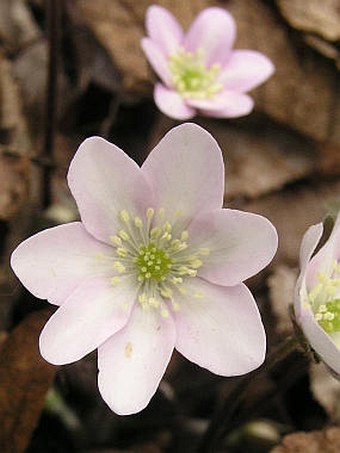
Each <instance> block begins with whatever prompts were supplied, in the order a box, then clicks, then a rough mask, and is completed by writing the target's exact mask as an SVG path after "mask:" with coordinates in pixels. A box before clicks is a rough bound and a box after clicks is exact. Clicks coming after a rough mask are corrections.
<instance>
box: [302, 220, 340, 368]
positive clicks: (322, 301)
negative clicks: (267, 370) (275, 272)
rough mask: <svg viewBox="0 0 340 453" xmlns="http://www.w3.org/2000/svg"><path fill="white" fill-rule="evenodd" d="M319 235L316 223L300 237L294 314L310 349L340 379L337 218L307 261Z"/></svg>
mask: <svg viewBox="0 0 340 453" xmlns="http://www.w3.org/2000/svg"><path fill="white" fill-rule="evenodd" d="M322 232H323V226H322V223H319V224H317V225H313V226H311V227H310V228H309V229H308V230H307V232H306V234H305V235H304V238H303V241H302V245H301V250H300V266H301V272H300V276H299V278H298V281H297V285H296V289H295V299H294V311H295V317H296V321H297V323H298V324H299V325H300V327H301V329H302V331H303V333H304V335H305V336H306V338H307V340H308V341H309V343H310V344H311V346H312V348H313V349H314V350H315V352H316V353H317V354H318V355H319V356H320V358H321V359H322V360H323V361H324V362H325V363H326V365H328V367H329V368H330V369H331V370H333V372H334V373H335V374H337V375H339V376H340V263H339V261H340V215H338V218H337V220H336V223H335V225H334V228H333V230H332V233H331V235H330V237H329V239H328V240H327V242H326V243H325V244H324V246H323V247H322V248H321V249H320V250H319V251H318V252H317V253H316V254H315V255H314V256H313V258H311V257H312V255H313V253H314V252H315V249H316V247H317V245H318V243H319V241H320V238H321V236H322Z"/></svg>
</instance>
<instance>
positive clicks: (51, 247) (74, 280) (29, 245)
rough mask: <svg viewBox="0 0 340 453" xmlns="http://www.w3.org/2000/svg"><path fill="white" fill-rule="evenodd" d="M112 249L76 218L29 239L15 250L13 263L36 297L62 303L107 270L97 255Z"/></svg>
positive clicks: (16, 271) (19, 276)
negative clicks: (83, 283) (85, 283)
mask: <svg viewBox="0 0 340 453" xmlns="http://www.w3.org/2000/svg"><path fill="white" fill-rule="evenodd" d="M111 252H112V248H111V247H109V246H107V245H105V244H103V243H101V242H99V241H97V240H96V239H94V238H93V237H92V236H91V235H90V234H88V233H87V231H86V230H85V228H84V227H83V225H82V224H81V223H80V222H73V223H69V224H67V225H59V226H56V227H54V228H49V229H47V230H44V231H41V232H40V233H38V234H35V235H34V236H32V237H30V238H28V239H26V240H25V241H24V242H22V243H21V244H20V245H19V246H18V247H17V248H16V249H15V250H14V252H13V253H12V257H11V266H12V269H13V270H14V272H15V274H16V275H17V277H18V278H19V279H20V280H21V282H22V283H23V285H24V286H25V287H26V288H27V289H28V290H29V291H30V292H31V293H32V294H33V295H34V296H35V297H39V298H40V299H48V301H49V302H50V303H52V304H56V305H60V304H62V303H63V302H64V301H65V299H66V298H67V297H68V296H69V295H70V294H71V292H72V291H73V290H74V289H75V288H76V287H77V286H78V285H79V284H80V283H82V282H83V281H84V280H86V279H88V278H89V277H94V276H96V275H107V274H108V269H107V267H103V266H100V263H99V262H98V259H97V256H98V254H106V255H107V254H110V253H111Z"/></svg>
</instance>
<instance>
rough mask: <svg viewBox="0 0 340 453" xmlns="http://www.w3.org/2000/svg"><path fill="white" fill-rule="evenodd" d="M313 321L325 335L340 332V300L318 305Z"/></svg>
mask: <svg viewBox="0 0 340 453" xmlns="http://www.w3.org/2000/svg"><path fill="white" fill-rule="evenodd" d="M315 319H316V320H317V321H318V323H319V325H320V326H321V327H322V328H323V329H324V330H325V331H326V332H327V333H333V332H340V299H335V300H331V301H329V302H327V303H326V304H323V305H320V306H319V308H318V311H317V312H316V313H315Z"/></svg>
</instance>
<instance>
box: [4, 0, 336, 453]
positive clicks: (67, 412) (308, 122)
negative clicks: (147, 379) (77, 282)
mask: <svg viewBox="0 0 340 453" xmlns="http://www.w3.org/2000/svg"><path fill="white" fill-rule="evenodd" d="M152 3H153V2H150V1H147V0H138V1H133V0H96V1H93V0H59V1H58V0H46V1H43V0H1V2H0V252H1V257H0V259H1V265H0V451H1V452H3V453H7V452H12V453H17V452H24V451H27V452H30V453H33V452H39V453H40V452H41V453H42V452H44V453H46V452H48V453H49V452H52V453H53V452H56V453H57V452H89V453H109V452H112V453H113V452H123V451H124V452H130V453H131V452H141V453H159V452H180V453H181V452H189V453H190V452H193V451H199V452H204V451H212V452H231V453H234V452H241V453H242V452H245V453H248V452H249V453H252V452H258V453H261V452H270V451H272V453H290V452H307V453H308V452H338V451H340V430H339V429H338V428H337V427H336V425H337V424H338V423H339V421H340V385H339V384H338V382H337V381H336V380H335V379H333V378H332V377H331V376H330V375H329V374H327V372H325V370H324V369H323V368H322V365H320V366H316V365H313V364H311V362H310V361H308V360H307V359H306V358H305V356H304V355H303V354H302V352H301V351H300V350H294V351H293V352H292V351H290V353H289V354H288V353H287V354H286V355H285V359H284V360H283V361H282V362H280V363H273V362H270V357H271V354H272V353H273V351H274V352H275V350H277V348H280V347H282V344H284V342H285V341H286V339H287V338H288V337H289V336H290V335H292V332H293V328H292V323H291V320H290V316H289V310H288V306H289V304H290V303H291V302H292V293H293V288H294V285H295V281H296V276H297V274H298V253H299V247H300V242H301V239H302V236H303V233H304V232H305V231H306V229H307V228H308V227H309V226H310V225H311V224H313V223H317V222H319V221H321V220H322V219H323V218H324V216H325V214H326V213H327V212H329V211H336V210H337V209H338V206H339V201H340V178H339V176H340V128H339V127H338V124H339V119H340V97H339V80H340V79H339V68H340V3H339V0H323V1H319V0H225V1H222V0H221V1H210V0H188V1H186V2H183V1H180V0H171V1H170V0H163V1H158V2H156V3H157V4H159V5H162V6H165V7H166V8H168V9H169V10H170V11H172V12H173V13H174V15H175V16H176V17H177V19H178V20H179V22H180V23H182V25H183V26H184V27H188V25H189V24H190V23H191V22H192V20H193V18H194V17H195V16H196V15H197V13H198V12H199V11H201V10H202V9H203V8H205V7H207V6H212V5H215V6H216V5H217V6H220V7H223V8H226V9H228V11H230V12H231V13H232V14H233V15H234V17H235V20H236V23H237V27H238V34H237V41H236V45H235V47H236V48H245V49H254V50H258V51H260V52H262V53H264V54H265V55H267V56H268V57H269V58H270V59H271V60H272V61H273V62H274V64H275V67H276V72H275V74H274V75H273V76H272V77H271V78H270V80H269V81H268V82H266V83H265V84H264V85H261V86H260V87H259V88H257V89H255V90H253V92H251V95H252V96H253V97H254V99H255V110H254V111H253V112H252V113H251V114H250V115H248V116H246V117H244V118H239V119H224V120H217V119H205V118H203V117H196V118H195V119H194V121H195V122H196V123H198V124H200V125H201V126H203V127H204V128H206V129H207V130H208V131H209V132H210V133H211V134H212V135H213V136H214V137H215V138H216V139H217V141H218V142H219V144H220V146H221V148H222V150H223V154H224V159H225V164H226V188H225V206H229V207H233V208H237V209H244V210H248V211H251V212H256V213H261V214H263V215H265V216H266V217H268V218H269V219H270V220H271V221H272V222H273V224H274V225H275V226H276V228H277V230H278V233H279V238H280V244H279V250H278V253H277V255H276V257H275V259H274V261H273V263H272V264H271V266H270V267H269V268H267V269H266V270H265V271H263V272H262V273H261V274H259V275H258V276H256V277H254V278H252V279H251V280H250V281H249V282H247V283H248V285H249V286H250V288H251V290H252V291H253V292H254V294H255V297H256V299H257V301H258V304H259V306H260V310H261V313H262V316H263V320H264V323H265V326H266V331H267V335H268V342H269V346H268V357H269V359H268V360H267V362H266V363H265V364H264V365H263V366H262V367H261V368H260V370H257V371H255V372H253V373H251V374H250V375H249V376H246V377H243V378H221V377H218V376H215V375H213V374H211V373H209V372H208V371H205V370H203V369H200V368H198V367H197V366H195V365H193V364H191V363H189V362H188V361H185V360H184V359H182V357H180V356H179V355H178V354H175V355H174V356H173V359H172V361H171V364H170V366H169V368H168V371H167V373H166V375H165V378H164V380H163V382H162V384H161V386H160V388H159V390H158V392H157V394H156V396H155V397H154V398H153V400H152V402H151V404H150V405H149V407H148V408H146V409H145V410H144V411H143V412H141V413H140V414H137V415H134V416H129V417H118V416H116V415H115V414H113V413H112V412H111V411H110V410H109V409H108V407H107V406H106V405H105V403H104V402H103V401H102V400H101V398H100V396H99V393H98V390H97V387H96V355H95V353H93V354H91V355H89V356H88V357H86V358H85V359H83V360H81V361H80V362H77V363H75V364H72V365H67V366H64V367H61V368H57V367H53V366H51V365H49V364H47V363H45V362H44V361H43V359H41V358H40V356H39V352H38V347H37V344H38V336H39V332H40V331H41V328H42V326H43V324H44V323H45V321H46V319H47V318H48V317H49V316H50V315H51V313H52V312H53V308H51V306H50V305H49V304H47V303H46V302H44V301H38V300H34V298H33V296H31V295H30V294H29V293H27V292H26V291H25V290H24V289H23V288H22V287H21V285H20V283H19V282H18V280H17V279H16V278H15V276H14V274H13V273H12V272H11V269H10V267H9V255H10V253H11V251H12V250H13V249H14V247H15V246H16V245H17V244H18V243H19V242H20V241H22V240H23V239H24V238H26V237H28V236H29V235H31V234H32V233H33V232H36V231H39V230H41V229H42V228H45V227H48V226H51V225H56V224H60V223H65V222H69V221H72V220H75V219H77V218H78V217H77V216H78V214H77V210H76V207H75V205H74V202H73V199H72V198H71V196H70V193H69V191H68V187H67V184H66V180H65V176H66V172H67V168H68V164H69V162H70V160H71V159H72V157H73V155H74V153H75V151H76V149H77V147H78V145H79V144H80V143H81V141H82V140H83V139H84V138H86V137H88V136H91V135H100V136H102V137H104V138H106V139H108V140H109V141H111V142H113V143H115V144H116V145H118V146H120V147H121V148H122V149H124V150H125V151H126V152H127V153H128V154H129V155H130V156H131V157H132V158H133V159H135V160H136V161H137V162H138V163H141V162H143V160H144V159H145V157H146V156H147V154H148V152H149V151H150V150H151V149H152V147H153V146H154V145H155V144H156V143H157V141H158V140H159V139H160V138H161V137H162V136H163V135H164V134H165V133H166V132H167V131H168V130H169V129H170V128H171V127H173V126H174V125H176V124H178V123H177V122H176V121H174V120H172V119H169V118H167V117H165V116H164V115H163V114H162V113H161V112H159V111H158V110H157V108H156V106H155V104H154V102H153V97H152V92H153V84H154V83H155V81H156V76H155V74H154V73H153V71H152V70H151V68H150V67H149V66H148V63H147V61H146V59H145V57H144V54H143V53H142V51H141V48H140V44H139V42H140V39H141V38H142V37H143V36H144V35H145V29H144V17H145V11H146V9H147V7H148V6H149V5H150V4H152ZM193 152H194V150H193ZM250 383H251V385H249V384H250ZM301 431H304V433H302V432H301ZM287 435H288V436H287Z"/></svg>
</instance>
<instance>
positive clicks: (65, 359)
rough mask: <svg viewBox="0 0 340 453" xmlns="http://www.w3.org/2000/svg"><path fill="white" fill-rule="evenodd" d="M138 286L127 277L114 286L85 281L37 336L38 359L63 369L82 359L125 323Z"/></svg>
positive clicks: (108, 282)
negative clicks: (60, 366)
mask: <svg viewBox="0 0 340 453" xmlns="http://www.w3.org/2000/svg"><path fill="white" fill-rule="evenodd" d="M136 286H137V285H133V284H131V280H130V279H129V278H127V277H125V278H122V280H121V282H120V283H119V284H118V285H117V286H112V285H111V284H110V280H109V279H108V278H107V279H104V278H101V279H92V280H88V281H86V282H85V283H83V284H82V285H80V286H78V288H77V289H76V290H75V291H74V292H73V293H72V294H71V296H70V297H69V298H68V299H67V300H66V302H65V303H64V304H63V305H62V306H61V307H60V308H59V309H58V310H57V311H56V313H55V314H54V315H53V316H52V317H51V318H50V320H49V321H48V322H47V324H46V325H45V327H44V329H43V331H42V333H41V335H40V352H41V355H42V356H43V357H44V358H45V360H47V361H48V362H50V363H53V364H55V365H63V364H66V363H71V362H74V361H76V360H79V359H81V358H82V357H84V356H85V355H86V354H88V353H89V352H91V351H93V350H94V349H96V348H97V347H98V346H99V345H100V344H102V343H103V342H104V341H105V340H107V338H109V337H110V336H111V335H113V334H114V333H116V332H117V331H118V330H120V329H122V328H123V327H124V326H125V324H126V323H127V321H128V318H129V315H130V312H131V307H132V304H133V302H134V301H135V300H136V297H137V287H136Z"/></svg>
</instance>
